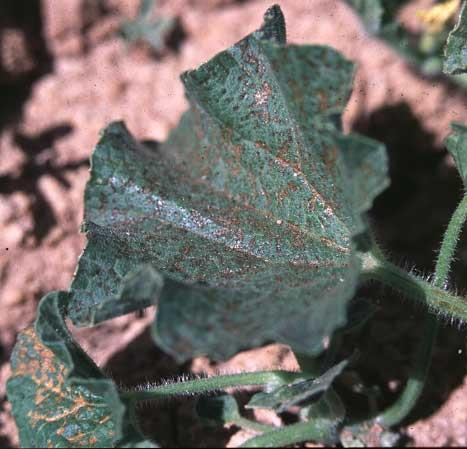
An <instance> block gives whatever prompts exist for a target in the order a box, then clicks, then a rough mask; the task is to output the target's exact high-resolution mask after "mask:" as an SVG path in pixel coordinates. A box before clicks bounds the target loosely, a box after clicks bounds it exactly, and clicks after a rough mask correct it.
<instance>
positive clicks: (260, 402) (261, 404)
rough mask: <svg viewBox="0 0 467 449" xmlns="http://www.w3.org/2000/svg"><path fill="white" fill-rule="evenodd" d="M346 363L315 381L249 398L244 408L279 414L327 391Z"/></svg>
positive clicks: (343, 362) (331, 369) (287, 386)
mask: <svg viewBox="0 0 467 449" xmlns="http://www.w3.org/2000/svg"><path fill="white" fill-rule="evenodd" d="M347 363H348V362H347V361H346V360H344V361H342V362H340V363H339V364H337V365H335V366H333V367H332V368H330V369H329V370H328V371H326V372H325V373H324V374H323V375H321V376H320V377H317V378H316V379H309V380H305V381H302V382H297V383H295V384H292V385H284V386H282V387H279V388H278V389H277V390H274V391H273V392H271V393H263V392H261V393H257V394H255V395H254V396H253V397H252V398H251V400H250V402H249V403H248V404H247V405H246V408H253V409H254V408H265V409H272V410H275V411H276V412H278V413H281V412H283V411H285V410H287V409H288V408H290V407H292V406H294V405H297V404H299V403H303V402H305V401H307V400H309V399H311V398H312V397H314V396H317V395H318V394H320V393H323V392H325V391H327V390H328V389H329V387H330V386H331V385H332V383H333V382H334V380H335V379H336V377H337V376H339V375H340V374H341V373H342V371H343V370H344V369H345V367H346V366H347Z"/></svg>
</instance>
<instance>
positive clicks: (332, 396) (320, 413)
mask: <svg viewBox="0 0 467 449" xmlns="http://www.w3.org/2000/svg"><path fill="white" fill-rule="evenodd" d="M306 411H307V415H308V416H307V418H308V420H309V421H311V422H315V423H317V422H319V423H320V425H321V426H322V427H323V429H326V430H325V431H324V432H323V434H324V435H326V438H325V439H324V441H323V442H324V443H326V445H328V446H331V445H335V444H336V443H338V442H339V427H340V426H341V424H342V423H343V422H344V419H345V416H346V410H345V406H344V404H343V403H342V400H341V398H340V396H339V395H338V394H337V393H336V392H335V391H334V390H333V389H329V390H328V391H326V393H325V394H324V395H323V396H322V397H321V398H320V399H319V400H318V401H316V402H315V403H313V404H311V405H310V406H309V407H307V410H306Z"/></svg>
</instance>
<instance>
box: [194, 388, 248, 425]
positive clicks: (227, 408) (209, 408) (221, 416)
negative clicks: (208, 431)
mask: <svg viewBox="0 0 467 449" xmlns="http://www.w3.org/2000/svg"><path fill="white" fill-rule="evenodd" d="M196 413H197V414H198V416H199V417H200V418H202V419H204V420H206V421H208V422H209V423H213V424H220V425H224V424H228V423H232V422H235V421H236V420H237V419H238V418H240V412H239V410H238V405H237V401H236V400H235V398H234V397H233V396H230V395H229V394H222V395H219V396H214V397H206V396H203V397H201V398H200V399H199V400H198V402H197V404H196Z"/></svg>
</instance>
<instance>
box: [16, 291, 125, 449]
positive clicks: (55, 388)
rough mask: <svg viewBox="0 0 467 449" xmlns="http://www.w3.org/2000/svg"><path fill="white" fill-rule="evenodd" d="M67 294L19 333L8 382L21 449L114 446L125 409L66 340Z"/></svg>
mask: <svg viewBox="0 0 467 449" xmlns="http://www.w3.org/2000/svg"><path fill="white" fill-rule="evenodd" d="M66 296H67V295H66V293H51V294H49V295H47V296H46V297H45V298H44V299H43V300H42V301H41V303H40V305H39V309H38V315H37V319H36V323H35V326H31V327H29V328H27V329H25V330H24V331H23V332H21V333H20V335H19V337H18V341H17V343H16V346H15V349H14V351H13V354H12V357H11V363H12V376H11V377H10V379H9V380H8V383H7V394H8V399H9V401H10V402H11V404H12V406H13V416H14V418H15V420H16V423H17V426H18V429H19V435H20V441H21V446H22V447H114V442H116V441H117V440H119V439H120V437H121V433H120V429H121V425H122V418H123V413H124V406H123V404H122V403H121V402H120V400H119V397H118V393H117V390H116V388H115V386H114V384H113V383H112V381H110V380H108V379H106V378H105V377H104V376H103V375H102V373H101V372H100V371H99V369H98V368H97V367H96V366H95V365H94V363H93V362H92V361H91V360H90V359H89V358H88V357H87V356H86V354H84V352H83V351H82V350H81V348H79V346H77V345H76V343H74V341H73V340H72V339H71V336H70V334H69V333H68V330H67V329H66V327H65V323H64V321H63V316H62V308H63V305H64V304H65V303H66Z"/></svg>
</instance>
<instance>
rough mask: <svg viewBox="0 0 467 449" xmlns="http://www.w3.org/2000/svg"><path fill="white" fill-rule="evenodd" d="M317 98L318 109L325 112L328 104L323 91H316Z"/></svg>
mask: <svg viewBox="0 0 467 449" xmlns="http://www.w3.org/2000/svg"><path fill="white" fill-rule="evenodd" d="M317 96H318V98H319V109H320V111H325V110H326V109H328V107H329V104H328V96H327V95H326V94H325V93H324V92H323V91H321V90H320V91H318V92H317Z"/></svg>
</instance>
